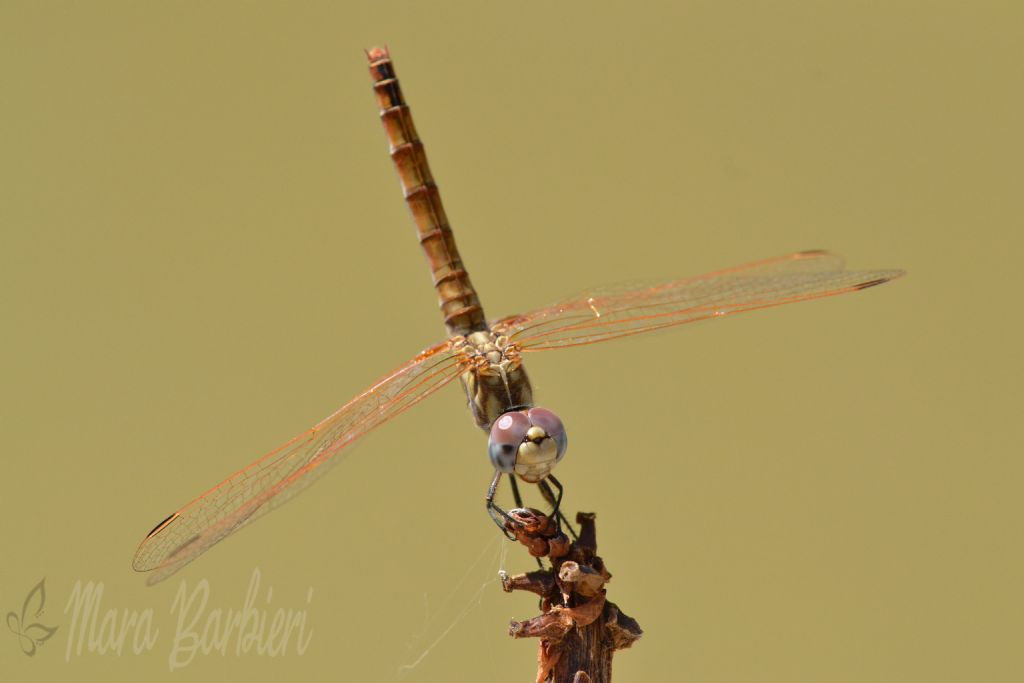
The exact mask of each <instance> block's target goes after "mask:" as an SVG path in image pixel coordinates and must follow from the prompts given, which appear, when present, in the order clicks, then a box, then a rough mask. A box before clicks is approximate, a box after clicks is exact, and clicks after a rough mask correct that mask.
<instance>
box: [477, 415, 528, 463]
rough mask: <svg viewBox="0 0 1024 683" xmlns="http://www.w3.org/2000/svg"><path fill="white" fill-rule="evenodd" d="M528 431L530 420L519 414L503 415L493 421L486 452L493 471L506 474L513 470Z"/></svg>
mask: <svg viewBox="0 0 1024 683" xmlns="http://www.w3.org/2000/svg"><path fill="white" fill-rule="evenodd" d="M529 429H530V420H529V419H528V418H527V417H526V414H525V413H521V412H511V413H505V414H504V415H502V416H501V417H499V418H498V419H497V420H495V421H494V424H493V425H491V436H490V439H489V441H488V444H487V451H488V453H489V454H490V456H491V464H493V465H494V468H495V469H497V470H500V471H502V472H504V473H506V474H511V473H512V472H513V471H514V470H515V466H516V454H517V453H518V452H519V446H520V445H521V444H522V443H523V441H525V440H526V432H527V431H528V430H529Z"/></svg>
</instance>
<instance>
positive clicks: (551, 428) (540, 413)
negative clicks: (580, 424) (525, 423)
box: [526, 408, 569, 462]
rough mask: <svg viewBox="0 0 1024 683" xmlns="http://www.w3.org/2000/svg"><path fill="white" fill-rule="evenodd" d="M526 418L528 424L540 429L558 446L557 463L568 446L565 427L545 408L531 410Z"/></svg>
mask: <svg viewBox="0 0 1024 683" xmlns="http://www.w3.org/2000/svg"><path fill="white" fill-rule="evenodd" d="M526 416H527V417H528V418H529V420H530V424H531V425H534V426H535V427H540V428H541V429H543V430H544V433H545V434H547V435H548V436H549V437H551V439H552V440H553V441H554V442H555V444H557V446H558V456H557V457H556V459H555V462H558V461H559V460H561V459H562V457H563V456H564V455H565V449H566V448H568V446H569V436H568V435H567V434H566V433H565V425H563V424H562V420H561V419H560V418H559V417H558V416H557V415H555V414H554V413H553V412H551V411H550V410H548V409H547V408H531V409H530V410H529V411H528V412H527V413H526Z"/></svg>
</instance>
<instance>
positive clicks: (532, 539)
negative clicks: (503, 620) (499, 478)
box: [501, 508, 643, 683]
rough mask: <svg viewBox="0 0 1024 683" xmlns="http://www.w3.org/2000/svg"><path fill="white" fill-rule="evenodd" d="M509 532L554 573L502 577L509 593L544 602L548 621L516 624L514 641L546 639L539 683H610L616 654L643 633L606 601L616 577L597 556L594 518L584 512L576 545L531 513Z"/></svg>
mask: <svg viewBox="0 0 1024 683" xmlns="http://www.w3.org/2000/svg"><path fill="white" fill-rule="evenodd" d="M510 515H511V516H512V517H513V520H514V521H511V522H508V523H506V528H507V529H508V530H509V531H510V532H511V533H513V534H514V535H515V536H516V539H517V540H519V542H520V543H522V544H523V545H525V546H526V547H527V549H528V550H529V552H530V554H531V555H532V556H534V557H547V558H548V559H550V560H551V568H550V569H539V570H537V571H532V572H529V573H526V574H519V575H517V576H508V575H507V574H505V573H504V572H502V575H501V583H502V588H504V590H505V591H506V592H509V593H510V592H512V591H515V590H522V591H529V592H531V593H536V594H537V595H539V596H540V597H541V614H540V615H538V616H536V617H533V618H532V619H527V620H525V621H513V622H512V623H511V625H510V626H509V635H511V636H512V637H513V638H540V653H539V655H538V667H537V683H545V682H549V683H588V682H592V683H609V682H610V681H611V676H612V655H613V654H614V652H615V651H616V650H620V649H622V648H627V647H629V646H630V645H632V644H633V641H635V640H636V639H637V638H639V637H640V636H641V635H642V634H643V631H641V630H640V625H639V624H638V623H637V622H636V621H635V620H634V619H632V618H631V617H628V616H626V615H625V614H623V613H622V612H621V611H620V610H619V608H618V607H617V606H616V605H615V604H614V603H612V602H608V600H607V599H606V598H605V590H606V589H605V587H604V586H605V584H606V583H607V582H608V581H609V580H610V579H611V578H612V575H611V574H610V573H609V572H608V569H607V568H606V567H605V564H604V560H602V559H601V558H600V557H599V556H598V555H597V532H596V529H595V526H594V514H593V513H583V512H581V513H579V514H577V515H576V522H577V523H578V524H579V525H580V537H579V539H578V540H576V541H574V542H572V543H570V542H569V539H568V538H566V536H565V534H564V533H561V532H560V531H559V530H558V526H557V525H556V524H555V522H554V520H552V519H551V518H549V517H547V516H546V515H544V514H542V513H540V512H539V511H537V510H534V509H530V508H519V509H516V510H512V511H511V513H510Z"/></svg>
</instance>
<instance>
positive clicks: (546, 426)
mask: <svg viewBox="0 0 1024 683" xmlns="http://www.w3.org/2000/svg"><path fill="white" fill-rule="evenodd" d="M568 445H569V437H568V436H567V435H566V433H565V427H564V426H563V425H562V421H561V420H560V419H559V418H558V416H557V415H555V414H554V413H553V412H551V411H550V410H548V409H547V408H529V409H527V410H513V411H511V412H508V413H505V414H503V415H502V416H501V417H499V418H498V419H497V420H495V421H494V424H493V425H491V434H490V438H489V440H488V444H487V450H488V452H489V454H490V456H491V463H492V464H493V465H494V468H495V469H497V470H500V471H502V472H504V473H506V474H513V473H515V474H518V475H519V476H520V477H521V478H522V479H523V480H524V481H528V482H530V483H536V482H539V481H540V480H541V479H543V478H544V477H546V476H548V473H549V472H550V471H551V470H552V468H554V466H555V465H556V464H557V463H558V461H559V460H561V459H562V456H564V455H565V449H566V447H567V446H568Z"/></svg>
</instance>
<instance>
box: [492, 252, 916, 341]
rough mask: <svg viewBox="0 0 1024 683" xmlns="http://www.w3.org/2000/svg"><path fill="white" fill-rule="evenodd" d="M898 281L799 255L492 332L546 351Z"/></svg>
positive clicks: (506, 324) (821, 255) (594, 301)
mask: <svg viewBox="0 0 1024 683" xmlns="http://www.w3.org/2000/svg"><path fill="white" fill-rule="evenodd" d="M901 275H903V271H900V270H862V271H851V270H845V269H844V268H843V262H842V259H841V258H839V257H838V256H836V255H834V254H829V253H828V252H824V251H803V252H799V253H796V254H790V255H788V256H781V257H778V258H773V259H766V260H764V261H757V262H755V263H749V264H746V265H743V266H737V267H735V268H729V269H727V270H721V271H718V272H714V273H708V274H707V275H699V276H697V277H690V278H684V279H682V280H673V281H670V282H663V283H657V284H653V285H646V286H642V287H637V286H632V287H630V286H623V287H618V288H608V289H602V290H594V291H591V292H586V293H584V294H581V295H580V296H578V297H574V298H571V299H569V300H567V301H564V302H562V303H558V304H554V305H552V306H548V307H547V308H542V309H540V310H537V311H534V312H532V313H527V314H525V315H515V316H510V317H508V318H504V319H502V320H499V321H498V322H497V323H496V326H501V327H503V328H504V330H505V333H506V334H508V336H509V337H510V338H511V339H512V340H513V341H515V342H516V343H517V344H518V345H519V347H520V348H521V349H522V350H523V351H544V350H548V349H559V348H566V347H570V346H579V345H581V344H590V343H593V342H598V341H605V340H607V339H617V338H619V337H625V336H629V335H633V334H639V333H641V332H650V331H653V330H661V329H665V328H668V327H674V326H676V325H682V324H684V323H691V322H696V321H698V320H708V319H711V318H719V317H722V316H726V315H730V314H733V313H740V312H742V311H754V310H757V309H760V308H769V307H771V306H779V305H781V304H788V303H794V302H797V301H807V300H809V299H818V298H821V297H826V296H833V295H835V294H842V293H844V292H854V291H857V290H859V289H865V288H867V287H871V286H874V285H879V284H882V283H883V282H888V281H889V280H892V279H893V278H897V277H899V276H901Z"/></svg>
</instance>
